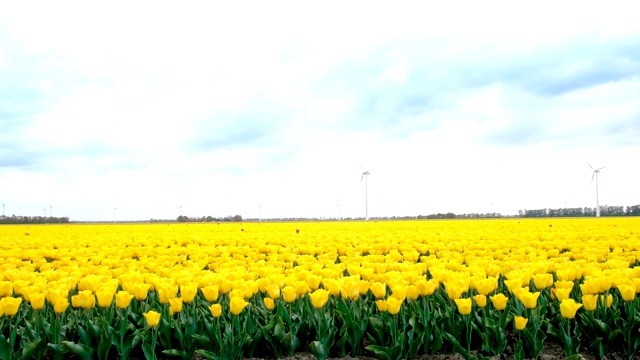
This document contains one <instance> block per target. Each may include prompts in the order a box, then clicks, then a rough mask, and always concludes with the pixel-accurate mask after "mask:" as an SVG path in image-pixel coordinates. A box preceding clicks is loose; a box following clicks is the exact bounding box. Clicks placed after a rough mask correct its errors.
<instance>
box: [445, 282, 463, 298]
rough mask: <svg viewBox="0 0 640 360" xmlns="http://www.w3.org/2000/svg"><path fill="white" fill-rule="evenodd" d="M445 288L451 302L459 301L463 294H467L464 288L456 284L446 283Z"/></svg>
mask: <svg viewBox="0 0 640 360" xmlns="http://www.w3.org/2000/svg"><path fill="white" fill-rule="evenodd" d="M444 287H445V290H446V291H447V295H448V296H449V299H451V300H455V299H459V298H460V296H462V293H464V292H465V289H464V287H462V286H460V285H458V284H455V283H446V284H445V285H444Z"/></svg>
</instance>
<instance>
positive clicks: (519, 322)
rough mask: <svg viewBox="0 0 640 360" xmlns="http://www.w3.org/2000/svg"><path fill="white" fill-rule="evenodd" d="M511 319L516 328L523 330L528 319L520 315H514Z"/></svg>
mask: <svg viewBox="0 0 640 360" xmlns="http://www.w3.org/2000/svg"><path fill="white" fill-rule="evenodd" d="M513 321H514V322H515V326H516V330H524V328H525V327H526V326H527V322H529V319H525V318H524V317H522V316H516V317H514V318H513Z"/></svg>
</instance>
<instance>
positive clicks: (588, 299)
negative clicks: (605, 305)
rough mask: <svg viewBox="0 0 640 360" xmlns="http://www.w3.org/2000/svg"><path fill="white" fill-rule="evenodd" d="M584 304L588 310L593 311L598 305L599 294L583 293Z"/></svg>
mask: <svg viewBox="0 0 640 360" xmlns="http://www.w3.org/2000/svg"><path fill="white" fill-rule="evenodd" d="M582 305H584V309H585V310H587V311H593V310H595V309H596V307H597V306H598V295H582Z"/></svg>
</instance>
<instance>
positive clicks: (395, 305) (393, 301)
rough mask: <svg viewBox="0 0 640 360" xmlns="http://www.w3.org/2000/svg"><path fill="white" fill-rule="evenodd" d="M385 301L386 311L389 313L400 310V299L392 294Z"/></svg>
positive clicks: (392, 313) (393, 313)
mask: <svg viewBox="0 0 640 360" xmlns="http://www.w3.org/2000/svg"><path fill="white" fill-rule="evenodd" d="M386 302H387V311H388V312H389V314H391V315H395V314H397V313H399V312H400V307H401V306H402V300H398V299H397V298H395V297H393V296H389V297H388V298H387V300H386Z"/></svg>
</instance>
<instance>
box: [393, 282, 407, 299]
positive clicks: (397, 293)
mask: <svg viewBox="0 0 640 360" xmlns="http://www.w3.org/2000/svg"><path fill="white" fill-rule="evenodd" d="M391 296H392V297H394V298H396V299H398V300H400V301H404V299H406V298H407V288H406V287H404V286H403V285H395V286H394V287H393V288H392V289H391Z"/></svg>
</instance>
